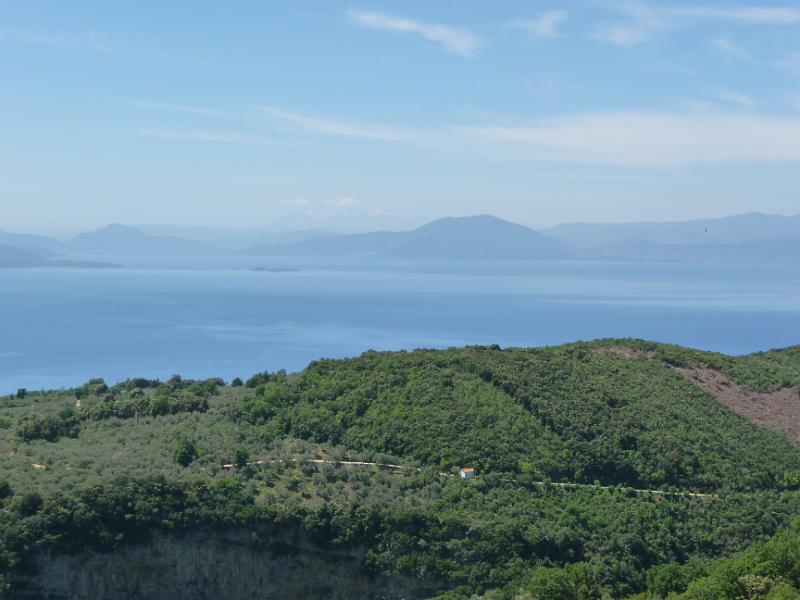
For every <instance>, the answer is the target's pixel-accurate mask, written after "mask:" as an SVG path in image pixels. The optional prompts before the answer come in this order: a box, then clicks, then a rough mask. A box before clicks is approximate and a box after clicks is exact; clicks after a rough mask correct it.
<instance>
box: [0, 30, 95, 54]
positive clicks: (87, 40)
mask: <svg viewBox="0 0 800 600" xmlns="http://www.w3.org/2000/svg"><path fill="white" fill-rule="evenodd" d="M0 41H4V42H18V43H23V44H33V45H37V46H51V47H53V48H67V49H72V50H89V51H92V52H111V46H110V45H109V44H108V42H107V41H106V40H104V39H103V36H101V35H100V34H97V33H94V32H88V33H63V32H53V31H31V30H28V29H5V28H0Z"/></svg>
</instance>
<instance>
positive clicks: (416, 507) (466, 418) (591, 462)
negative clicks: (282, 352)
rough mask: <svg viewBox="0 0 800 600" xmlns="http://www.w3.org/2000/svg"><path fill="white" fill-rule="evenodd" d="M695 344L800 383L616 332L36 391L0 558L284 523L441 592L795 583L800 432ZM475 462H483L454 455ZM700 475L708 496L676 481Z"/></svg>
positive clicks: (12, 475) (750, 592) (10, 425)
mask: <svg viewBox="0 0 800 600" xmlns="http://www.w3.org/2000/svg"><path fill="white" fill-rule="evenodd" d="M610 346H613V347H626V348H629V349H630V350H633V351H635V354H634V355H633V357H631V358H623V357H620V356H617V355H615V354H610V353H607V352H598V350H599V349H601V348H607V347H610ZM698 363H702V364H705V365H709V366H711V367H713V368H716V369H719V370H721V371H723V372H725V373H726V374H728V376H729V377H731V378H733V379H735V380H736V381H738V382H740V383H741V384H743V385H748V386H751V387H754V388H759V389H772V388H774V387H778V386H781V385H787V384H792V385H796V384H797V382H799V381H800V352H798V349H797V348H792V349H787V350H781V351H773V352H769V353H761V354H757V355H752V356H748V357H726V356H722V355H716V354H710V353H702V352H697V351H693V350H687V349H683V348H678V347H673V346H664V345H657V344H651V343H648V342H640V341H632V340H607V341H599V342H591V343H585V344H573V345H569V346H563V347H558V348H547V349H532V350H522V349H519V350H500V349H499V348H497V347H473V348H465V349H452V350H447V351H417V352H412V353H406V352H398V353H375V352H370V353H366V354H364V355H362V356H361V357H359V358H356V359H352V360H344V361H330V360H323V361H318V362H315V363H312V364H311V365H310V366H309V367H308V368H307V369H306V370H305V371H303V372H302V373H299V374H296V375H288V376H287V375H286V374H285V373H269V372H264V373H260V374H257V375H256V376H254V377H252V378H250V379H248V380H245V381H242V380H239V381H238V382H237V385H230V386H226V385H224V383H223V382H221V381H219V380H216V379H213V380H207V381H184V380H182V379H180V378H178V377H173V378H172V379H170V380H169V381H167V382H165V383H161V382H158V381H152V380H145V379H132V380H128V381H126V382H123V383H120V384H118V385H114V386H108V385H106V384H105V382H103V381H102V380H92V381H90V382H88V383H87V384H86V385H85V386H82V387H80V388H76V389H74V390H59V391H52V392H32V391H27V392H26V393H25V394H22V395H21V396H20V395H16V396H12V397H8V398H6V399H5V400H4V401H3V402H2V405H1V406H0V419H2V423H3V427H0V451H2V452H3V454H4V456H7V457H8V459H7V460H4V462H3V464H2V465H0V504H2V510H0V568H1V569H2V571H3V573H5V577H6V580H7V582H10V583H11V584H13V585H16V586H17V588H18V589H19V586H21V585H25V581H27V580H25V579H24V578H20V576H21V574H24V573H29V572H30V570H31V569H32V568H33V562H32V561H33V558H34V556H35V555H36V553H37V552H40V551H44V550H53V551H59V552H61V551H71V550H76V549H80V548H86V547H93V548H105V549H113V548H114V547H116V546H117V545H120V544H125V543H132V542H139V541H146V539H147V537H148V535H149V533H150V532H152V531H153V530H176V531H180V530H186V529H192V528H195V527H199V526H202V527H203V528H205V529H211V530H213V528H215V527H226V528H229V527H247V528H248V529H249V530H251V531H252V532H254V535H258V536H263V537H268V536H269V535H270V532H274V531H276V530H279V529H286V528H289V529H292V530H299V531H303V532H305V534H306V535H307V536H309V537H310V538H312V539H314V540H316V542H317V543H319V544H320V545H323V546H331V547H349V546H353V547H364V548H366V553H365V559H364V561H365V565H366V568H368V569H371V570H373V571H375V572H386V573H395V572H400V573H405V574H410V575H414V576H417V577H420V578H425V579H426V580H430V581H437V582H440V585H441V590H442V591H441V596H442V597H443V598H462V597H470V596H471V595H473V594H477V595H482V596H484V597H486V598H511V597H515V596H516V597H519V598H538V599H541V600H551V599H552V600H555V599H561V598H570V599H571V598H603V597H625V596H634V595H638V597H641V598H664V597H666V596H667V595H668V594H682V595H681V596H680V597H681V598H684V597H685V598H692V599H694V598H697V599H700V598H731V599H734V598H767V597H769V598H772V599H773V600H774V599H776V598H796V597H798V596H797V589H800V588H798V584H799V582H800V579H799V578H800V575H798V571H799V570H800V567H798V565H800V555H798V552H800V551H799V550H798V548H799V547H800V543H798V542H800V526H799V525H797V524H795V526H794V527H793V528H792V527H791V523H792V520H793V518H795V517H797V516H798V515H800V491H798V488H799V487H800V450H798V448H796V447H795V446H793V445H792V444H790V443H789V442H788V441H787V440H785V439H784V438H783V437H781V436H780V435H779V434H776V433H773V432H770V431H767V430H764V429H760V428H757V427H755V426H753V425H752V424H750V423H749V422H748V421H747V420H746V419H744V418H743V417H741V416H739V415H736V414H734V413H733V412H731V411H729V410H728V409H726V408H725V407H723V406H721V405H720V404H719V403H717V402H716V401H715V400H714V399H713V398H712V397H711V396H709V395H708V394H706V393H705V392H703V391H701V390H700V389H699V388H697V387H696V386H694V385H693V384H692V383H691V382H689V381H687V380H685V379H684V378H682V377H681V376H680V375H679V374H677V373H676V372H675V371H673V370H671V369H670V368H669V367H668V366H667V365H682V364H698ZM306 459H324V460H327V461H331V463H324V464H315V463H310V462H304V461H305V460H306ZM343 459H347V460H365V461H373V462H381V463H391V464H400V465H406V466H407V467H408V469H406V470H395V471H391V472H390V471H388V470H381V469H379V468H375V467H368V466H367V467H359V466H346V465H343V464H335V461H338V460H343ZM255 461H263V462H261V464H251V463H253V462H255ZM467 464H469V465H472V466H475V467H477V470H478V477H476V478H475V479H473V480H461V479H459V478H458V477H453V476H451V474H452V473H454V472H455V471H456V470H457V468H458V467H459V466H463V465H467ZM558 482H571V483H579V484H582V485H580V486H575V487H564V486H559V485H556V484H557V483H558ZM645 488H658V490H660V491H659V492H657V493H651V492H648V491H642V490H643V489H645ZM685 491H699V492H706V493H707V494H708V495H707V496H701V497H697V496H688V495H681V494H680V493H676V494H672V493H670V492H685ZM773 535H774V536H775V537H774V538H772V539H769V538H770V536H773ZM766 540H769V541H766ZM758 542H760V545H756V546H753V544H754V543H758ZM751 546H752V547H751ZM748 548H749V549H748ZM737 553H742V554H737ZM14 593H15V592H13V591H12V592H9V594H11V595H12V596H13V594H14ZM715 594H716V595H715ZM792 594H794V595H792Z"/></svg>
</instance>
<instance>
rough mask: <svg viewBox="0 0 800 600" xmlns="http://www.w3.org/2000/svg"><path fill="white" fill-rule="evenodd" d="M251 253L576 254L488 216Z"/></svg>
mask: <svg viewBox="0 0 800 600" xmlns="http://www.w3.org/2000/svg"><path fill="white" fill-rule="evenodd" d="M250 252H252V253H257V254H279V255H294V256H340V257H355V256H365V257H378V258H395V259H425V260H496V259H500V260H502V259H506V260H510V259H514V260H531V259H563V258H572V257H574V255H575V254H574V249H573V248H572V245H571V244H568V243H566V242H562V241H559V240H555V239H553V238H551V237H548V236H546V235H544V234H541V233H539V232H537V231H534V230H533V229H529V228H528V227H524V226H523V225H517V224H515V223H511V222H509V221H504V220H502V219H498V218H496V217H492V216H489V215H480V216H474V217H460V218H455V217H445V218H443V219H438V220H436V221H433V222H432V223H428V224H427V225H423V226H422V227H419V228H417V229H413V230H411V231H376V232H372V233H359V234H350V235H334V236H325V237H315V238H312V239H309V240H303V241H299V242H295V243H293V244H286V245H283V246H257V247H254V248H251V249H250Z"/></svg>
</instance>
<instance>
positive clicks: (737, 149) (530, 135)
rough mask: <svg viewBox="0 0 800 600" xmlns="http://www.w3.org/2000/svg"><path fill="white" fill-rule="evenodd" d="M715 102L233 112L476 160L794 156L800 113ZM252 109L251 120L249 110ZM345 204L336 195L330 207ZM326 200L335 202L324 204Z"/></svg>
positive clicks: (194, 135)
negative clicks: (663, 107) (527, 119)
mask: <svg viewBox="0 0 800 600" xmlns="http://www.w3.org/2000/svg"><path fill="white" fill-rule="evenodd" d="M708 94H709V96H712V97H713V98H715V99H716V101H717V103H718V104H716V105H715V104H710V103H706V104H704V105H702V106H700V107H698V108H696V109H693V110H688V111H685V112H648V111H623V112H602V113H585V114H572V115H564V116H561V117H555V118H550V119H544V120H540V121H536V122H533V123H527V124H509V123H508V122H507V121H506V122H504V123H502V124H495V123H491V122H490V123H489V124H469V123H467V124H451V125H438V126H437V125H432V126H428V127H422V126H419V127H398V126H394V125H386V124H369V125H364V124H362V123H357V122H356V121H353V120H346V121H343V120H330V119H323V118H318V117H310V116H307V115H303V114H299V113H296V112H290V111H286V110H283V109H277V108H274V107H270V106H256V107H251V108H249V109H247V110H246V111H243V112H241V113H237V112H235V111H232V112H231V114H233V115H236V114H238V115H239V116H242V117H246V123H247V126H249V127H251V128H252V127H253V126H258V127H261V128H263V127H264V123H260V124H259V123H258V120H257V116H258V115H262V116H265V117H266V118H267V119H277V120H278V121H280V122H284V123H287V124H288V125H290V126H292V127H291V128H286V129H284V130H283V131H284V132H286V131H289V132H292V131H293V132H294V133H308V134H315V135H324V136H334V137H344V138H353V139H358V140H362V141H363V142H364V143H374V142H386V143H396V144H406V145H409V146H412V145H413V146H416V147H418V148H419V149H421V150H425V151H426V152H430V153H432V154H434V155H438V156H450V157H456V158H458V157H460V158H467V159H469V160H477V161H492V162H498V161H499V162H504V161H527V162H539V163H545V162H561V163H565V164H595V165H608V166H618V167H626V168H670V167H675V166H680V165H687V164H696V163H717V164H737V163H758V162H800V117H799V118H791V117H771V116H765V115H759V114H753V113H742V112H741V111H732V110H730V109H728V110H723V109H722V108H721V107H720V105H719V103H724V104H725V105H728V106H733V107H736V108H737V109H745V110H748V111H752V110H754V109H755V107H756V101H755V100H754V99H753V98H752V97H751V96H749V95H747V94H744V93H741V92H737V91H734V90H729V89H724V88H720V89H711V90H708ZM254 119H255V120H254ZM138 133H139V134H140V135H146V136H150V137H159V138H163V139H172V140H187V141H199V142H218V143H227V144H248V145H264V144H273V143H284V142H285V140H283V141H280V140H277V139H276V140H275V141H273V140H271V139H267V138H263V137H258V136H254V135H249V134H246V133H238V132H216V131H184V130H179V131H175V130H163V129H143V130H140V131H138ZM350 204H353V203H352V202H351V201H350V200H346V199H344V200H343V199H341V198H340V199H339V200H337V201H336V203H335V208H337V209H342V208H346V207H348V206H349V205H350ZM329 206H330V207H334V205H329Z"/></svg>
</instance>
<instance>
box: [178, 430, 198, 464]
mask: <svg viewBox="0 0 800 600" xmlns="http://www.w3.org/2000/svg"><path fill="white" fill-rule="evenodd" d="M197 456H198V451H197V445H195V443H194V442H193V441H191V440H190V439H188V438H186V437H181V438H179V439H178V443H177V444H175V452H174V454H173V458H174V459H175V462H176V463H178V464H179V465H181V466H182V467H188V466H189V465H190V464H192V461H193V460H194V459H195V458H197Z"/></svg>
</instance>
